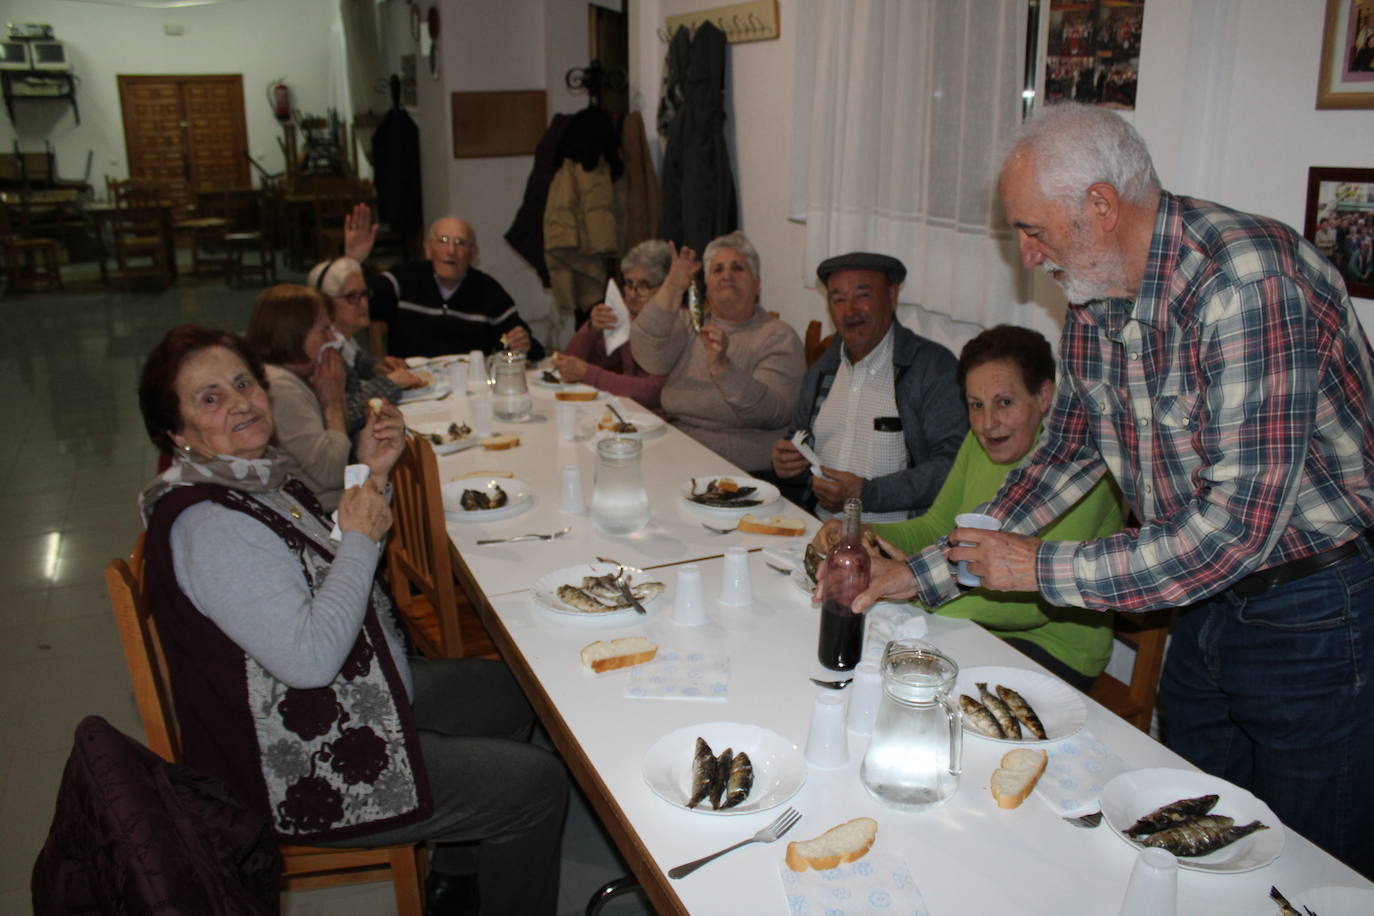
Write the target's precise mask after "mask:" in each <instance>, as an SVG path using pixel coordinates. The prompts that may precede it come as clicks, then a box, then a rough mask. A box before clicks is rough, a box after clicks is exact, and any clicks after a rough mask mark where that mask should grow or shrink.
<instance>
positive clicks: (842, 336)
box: [773, 251, 968, 522]
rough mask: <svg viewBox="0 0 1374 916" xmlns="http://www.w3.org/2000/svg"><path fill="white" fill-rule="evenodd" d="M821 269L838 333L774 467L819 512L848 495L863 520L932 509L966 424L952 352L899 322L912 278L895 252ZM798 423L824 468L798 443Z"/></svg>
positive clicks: (810, 373) (807, 384) (806, 384)
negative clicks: (817, 471) (859, 504)
mask: <svg viewBox="0 0 1374 916" xmlns="http://www.w3.org/2000/svg"><path fill="white" fill-rule="evenodd" d="M816 275H817V276H818V277H820V280H821V283H822V284H824V286H825V292H826V300H827V305H828V307H829V310H830V320H831V321H832V322H834V324H835V330H836V332H837V333H836V334H835V340H834V341H833V342H832V343H831V345H830V349H828V350H827V351H826V352H825V354H824V355H823V356H822V357H821V358H820V359H818V360H817V361H816V364H815V365H813V366H812V367H811V368H810V369H809V370H807V373H806V379H805V381H803V382H802V392H801V400H800V401H799V402H798V404H797V409H796V413H795V414H794V416H793V418H792V428H791V429H790V430H788V433H787V434H788V437H789V438H786V439H779V440H778V441H777V442H775V443H774V444H773V472H774V473H775V474H777V475H778V477H779V478H780V479H782V480H783V481H784V482H785V483H788V484H792V485H800V486H803V487H805V493H804V495H803V501H804V502H805V503H806V505H807V508H809V509H812V510H813V511H815V512H816V513H817V514H818V515H820V516H821V517H822V518H827V517H829V516H830V515H832V514H834V513H836V512H839V511H840V510H841V509H842V508H844V501H845V500H846V499H849V498H851V497H859V498H860V499H862V500H863V506H864V519H865V520H866V521H874V522H888V521H900V520H902V519H906V518H910V517H911V516H912V515H916V514H919V513H921V512H924V511H925V510H926V509H928V508H929V507H930V504H931V501H932V500H934V499H935V494H936V493H938V492H940V485H941V484H942V483H944V480H945V475H946V474H948V473H949V467H950V464H951V463H952V462H953V461H954V456H955V455H957V454H958V452H959V445H960V444H961V443H962V442H963V439H964V434H965V433H967V432H968V413H967V411H966V410H965V409H964V403H963V401H964V399H963V396H962V395H961V394H960V393H959V383H958V382H957V381H956V380H955V365H956V363H955V359H954V355H953V354H952V353H950V352H949V351H948V350H946V349H945V348H944V347H942V346H940V345H939V344H937V343H935V342H934V341H930V340H927V339H925V338H924V337H920V336H918V335H916V334H913V333H912V332H911V331H909V330H907V329H906V328H905V327H903V326H902V325H901V324H900V323H899V322H898V321H896V315H897V293H898V291H899V290H900V289H901V286H902V281H903V280H905V279H906V267H905V265H903V264H902V262H901V261H899V260H897V259H896V258H893V257H889V256H887V255H885V254H870V253H868V252H862V251H856V252H853V253H851V254H842V255H839V256H837V257H833V258H827V259H826V260H824V261H822V262H821V263H820V266H819V267H817V268H816ZM799 429H801V430H806V431H807V442H808V444H810V445H812V447H813V448H814V449H815V452H816V456H817V457H818V458H820V459H821V471H822V473H823V474H824V475H825V476H823V477H816V476H814V475H813V474H812V473H811V471H810V469H809V465H808V463H807V460H806V459H805V458H803V457H802V455H801V452H799V451H798V450H797V447H796V446H795V445H793V444H792V441H791V438H790V437H791V436H792V434H793V433H795V432H796V431H797V430H799Z"/></svg>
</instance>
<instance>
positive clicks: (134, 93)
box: [119, 74, 252, 211]
mask: <svg viewBox="0 0 1374 916" xmlns="http://www.w3.org/2000/svg"><path fill="white" fill-rule="evenodd" d="M119 98H120V108H121V109H122V111H123V114H124V146H125V150H126V152H127V155H128V161H129V177H130V178H140V179H148V180H152V181H156V182H158V183H159V184H161V185H162V186H163V188H164V189H165V193H166V194H167V196H168V197H169V198H170V199H171V201H172V202H173V204H174V206H175V207H176V209H177V210H178V211H186V210H190V209H192V208H193V207H194V206H195V201H196V195H197V194H198V193H199V192H201V191H218V190H229V189H240V188H250V187H252V181H251V178H250V176H249V173H248V158H247V152H248V130H247V126H246V122H245V120H244V114H243V77H241V76H239V75H237V74H231V75H224V76H128V75H123V74H121V75H120V76H119Z"/></svg>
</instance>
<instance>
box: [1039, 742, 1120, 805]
mask: <svg viewBox="0 0 1374 916" xmlns="http://www.w3.org/2000/svg"><path fill="white" fill-rule="evenodd" d="M1129 769H1130V767H1129V766H1127V765H1126V761H1124V760H1122V759H1121V758H1120V757H1118V756H1117V755H1116V754H1115V753H1114V752H1113V751H1112V749H1111V748H1109V747H1107V745H1105V744H1103V743H1102V742H1101V741H1099V740H1097V737H1096V736H1095V735H1093V734H1092V732H1088V731H1081V732H1079V733H1078V734H1076V735H1074V736H1073V737H1072V738H1069V739H1068V740H1067V741H1061V742H1059V743H1058V744H1055V745H1054V746H1053V747H1051V748H1050V761H1049V763H1048V764H1046V766H1045V774H1044V775H1043V776H1041V777H1040V782H1039V783H1037V784H1036V786H1035V794H1036V795H1039V796H1040V797H1041V798H1043V799H1044V800H1045V801H1046V802H1047V803H1048V804H1049V806H1050V807H1051V808H1053V809H1055V810H1056V811H1058V812H1059V814H1060V815H1061V816H1063V817H1077V816H1078V815H1080V814H1087V813H1089V812H1091V811H1097V810H1098V808H1099V804H1098V796H1099V795H1101V794H1102V789H1103V787H1105V786H1106V785H1107V783H1109V782H1111V780H1112V779H1113V778H1114V777H1115V776H1118V775H1119V774H1121V773H1124V772H1126V771H1127V770H1129Z"/></svg>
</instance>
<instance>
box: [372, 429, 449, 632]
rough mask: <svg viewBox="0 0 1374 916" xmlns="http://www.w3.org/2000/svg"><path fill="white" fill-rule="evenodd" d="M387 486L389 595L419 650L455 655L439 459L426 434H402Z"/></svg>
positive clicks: (446, 534) (447, 547)
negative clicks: (389, 492)
mask: <svg viewBox="0 0 1374 916" xmlns="http://www.w3.org/2000/svg"><path fill="white" fill-rule="evenodd" d="M391 486H392V497H391V512H392V516H393V518H394V522H393V524H392V528H391V539H390V541H389V542H388V543H387V569H388V572H389V573H390V578H391V596H392V600H393V601H395V602H396V607H397V608H398V609H399V610H400V611H401V616H402V618H403V619H404V620H405V621H406V623H407V626H408V628H409V629H410V632H411V637H412V639H414V640H415V642H416V644H417V646H418V648H419V649H420V651H421V652H422V653H424V654H425V655H429V656H432V657H439V658H457V657H458V656H459V655H460V654H461V652H462V639H461V637H460V635H459V630H458V599H457V595H456V594H455V593H454V582H455V580H454V575H453V561H452V558H451V556H450V553H449V549H450V546H449V538H448V530H447V529H446V528H445V527H444V501H443V494H442V492H441V489H440V485H439V462H438V460H437V459H436V458H435V457H434V449H433V448H432V447H431V446H430V444H429V441H428V440H426V439H425V438H424V437H422V436H417V435H414V434H411V435H408V436H407V437H406V444H405V449H404V450H403V451H402V452H401V457H400V458H399V459H397V461H396V465H395V466H394V467H393V468H392V469H391ZM417 598H423V599H424V601H417V600H416V599H417Z"/></svg>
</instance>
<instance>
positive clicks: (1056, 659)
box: [815, 324, 1122, 691]
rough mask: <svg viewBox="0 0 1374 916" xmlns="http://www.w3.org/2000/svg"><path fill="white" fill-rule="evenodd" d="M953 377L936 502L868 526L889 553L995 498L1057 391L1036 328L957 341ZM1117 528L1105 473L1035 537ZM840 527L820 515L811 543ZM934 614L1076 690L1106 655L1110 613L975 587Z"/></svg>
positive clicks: (1114, 499) (907, 549)
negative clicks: (976, 630) (955, 388)
mask: <svg viewBox="0 0 1374 916" xmlns="http://www.w3.org/2000/svg"><path fill="white" fill-rule="evenodd" d="M955 375H956V378H957V380H958V382H959V387H960V388H962V389H963V392H964V399H965V401H966V403H967V404H968V423H969V427H970V429H969V432H968V435H966V436H965V437H964V444H963V445H962V446H960V448H959V453H958V455H956V456H955V458H954V465H953V466H952V467H951V468H950V470H949V476H948V477H946V478H945V482H944V485H943V486H942V487H941V488H940V492H939V493H938V494H937V495H936V497H935V502H933V503H932V504H931V506H930V509H929V510H927V511H926V513H925V514H924V515H920V516H918V517H916V518H913V519H909V520H907V521H904V522H891V523H887V524H878V525H874V526H873V531H874V532H875V533H877V535H878V536H879V537H880V538H883V539H885V541H886V543H887V550H888V553H890V554H892V556H893V557H894V558H896V559H901V558H902V557H903V556H904V555H909V554H915V553H919V552H920V551H922V550H924V549H925V548H927V547H929V546H930V545H931V544H934V543H935V542H936V541H937V540H939V539H940V538H941V537H944V536H945V535H947V534H949V532H950V531H951V530H953V528H954V517H955V516H956V515H958V514H959V513H961V512H974V511H976V510H977V508H978V506H980V505H981V504H983V503H985V502H987V501H988V500H990V499H992V497H993V496H994V495H996V493H997V490H998V488H999V487H1001V486H1002V480H1003V478H1005V477H1006V476H1007V474H1008V473H1009V472H1010V471H1011V470H1012V469H1013V468H1015V467H1016V465H1017V464H1018V463H1020V461H1021V459H1022V458H1024V457H1025V456H1026V454H1027V453H1028V452H1030V450H1031V448H1032V447H1033V446H1034V445H1035V443H1036V441H1037V440H1038V439H1039V438H1040V422H1041V419H1042V418H1043V417H1044V415H1045V411H1046V410H1048V409H1049V405H1050V401H1051V399H1052V398H1053V395H1054V354H1053V353H1052V352H1051V351H1050V344H1049V341H1047V340H1045V338H1044V337H1042V336H1041V335H1040V334H1038V333H1036V332H1035V331H1032V330H1030V329H1029V328H1018V327H1013V326H1011V325H1005V324H1004V325H998V326H997V327H995V328H991V329H990V330H987V331H984V332H983V333H981V334H979V335H978V336H977V337H975V338H973V339H972V340H970V341H969V342H968V343H967V344H965V345H964V349H963V351H962V352H961V353H960V354H959V364H958V367H957V369H956V370H955ZM1121 525H1122V513H1121V493H1120V491H1119V490H1118V489H1117V488H1116V484H1115V483H1114V482H1113V481H1112V480H1111V478H1110V477H1106V478H1103V479H1102V480H1100V481H1098V483H1097V485H1096V486H1095V487H1093V488H1092V489H1091V490H1090V491H1088V494H1087V495H1086V496H1084V497H1083V498H1082V499H1081V500H1079V502H1078V504H1077V505H1076V506H1074V507H1073V508H1072V509H1070V510H1069V511H1068V513H1067V514H1066V515H1064V516H1062V517H1061V518H1060V519H1059V520H1058V521H1056V522H1054V523H1053V524H1052V525H1050V526H1049V527H1048V528H1046V529H1045V530H1044V532H1042V533H1041V537H1043V538H1046V539H1048V540H1055V541H1082V540H1087V539H1089V538H1098V537H1105V536H1107V535H1109V534H1114V533H1116V532H1117V531H1120V530H1121ZM839 532H840V523H839V520H838V519H830V520H829V521H827V522H826V523H825V525H823V526H822V527H821V530H820V531H819V532H817V534H816V537H815V543H816V546H817V548H818V549H820V550H822V551H825V550H828V549H829V548H830V545H831V544H833V543H834V541H835V539H836V538H838V537H839ZM933 610H934V611H935V613H937V614H941V615H943V616H946V617H961V618H963V619H965V620H972V621H974V622H975V623H978V624H981V625H982V626H983V627H984V628H985V629H986V630H987V631H988V632H990V633H992V634H993V635H995V636H1000V637H1001V638H1002V639H1004V640H1006V641H1007V642H1008V643H1009V644H1010V645H1011V646H1012V647H1013V648H1015V649H1018V650H1020V651H1021V652H1022V653H1023V654H1025V655H1028V656H1030V657H1031V658H1033V659H1035V660H1036V661H1038V662H1039V663H1040V664H1042V665H1044V666H1045V667H1046V668H1048V669H1049V670H1051V671H1053V672H1054V673H1055V674H1057V675H1059V677H1061V678H1062V679H1064V680H1065V681H1067V682H1068V683H1070V684H1072V685H1073V686H1075V687H1077V688H1079V689H1080V690H1084V691H1086V690H1087V689H1088V688H1089V687H1091V686H1092V683H1093V681H1094V680H1095V679H1096V678H1097V676H1098V675H1099V674H1101V673H1102V669H1103V668H1105V667H1106V666H1107V659H1108V658H1110V657H1111V653H1112V615H1111V613H1110V612H1103V611H1092V610H1087V609H1085V608H1068V607H1054V606H1052V605H1050V604H1048V603H1046V602H1045V601H1044V599H1042V598H1041V597H1040V596H1039V595H1023V594H1017V593H1014V592H990V591H985V590H983V589H981V588H974V589H970V590H969V591H967V592H965V593H964V594H963V595H962V596H961V597H959V598H956V599H954V600H953V601H951V602H949V603H948V604H943V605H941V606H940V607H938V608H934V609H933Z"/></svg>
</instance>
